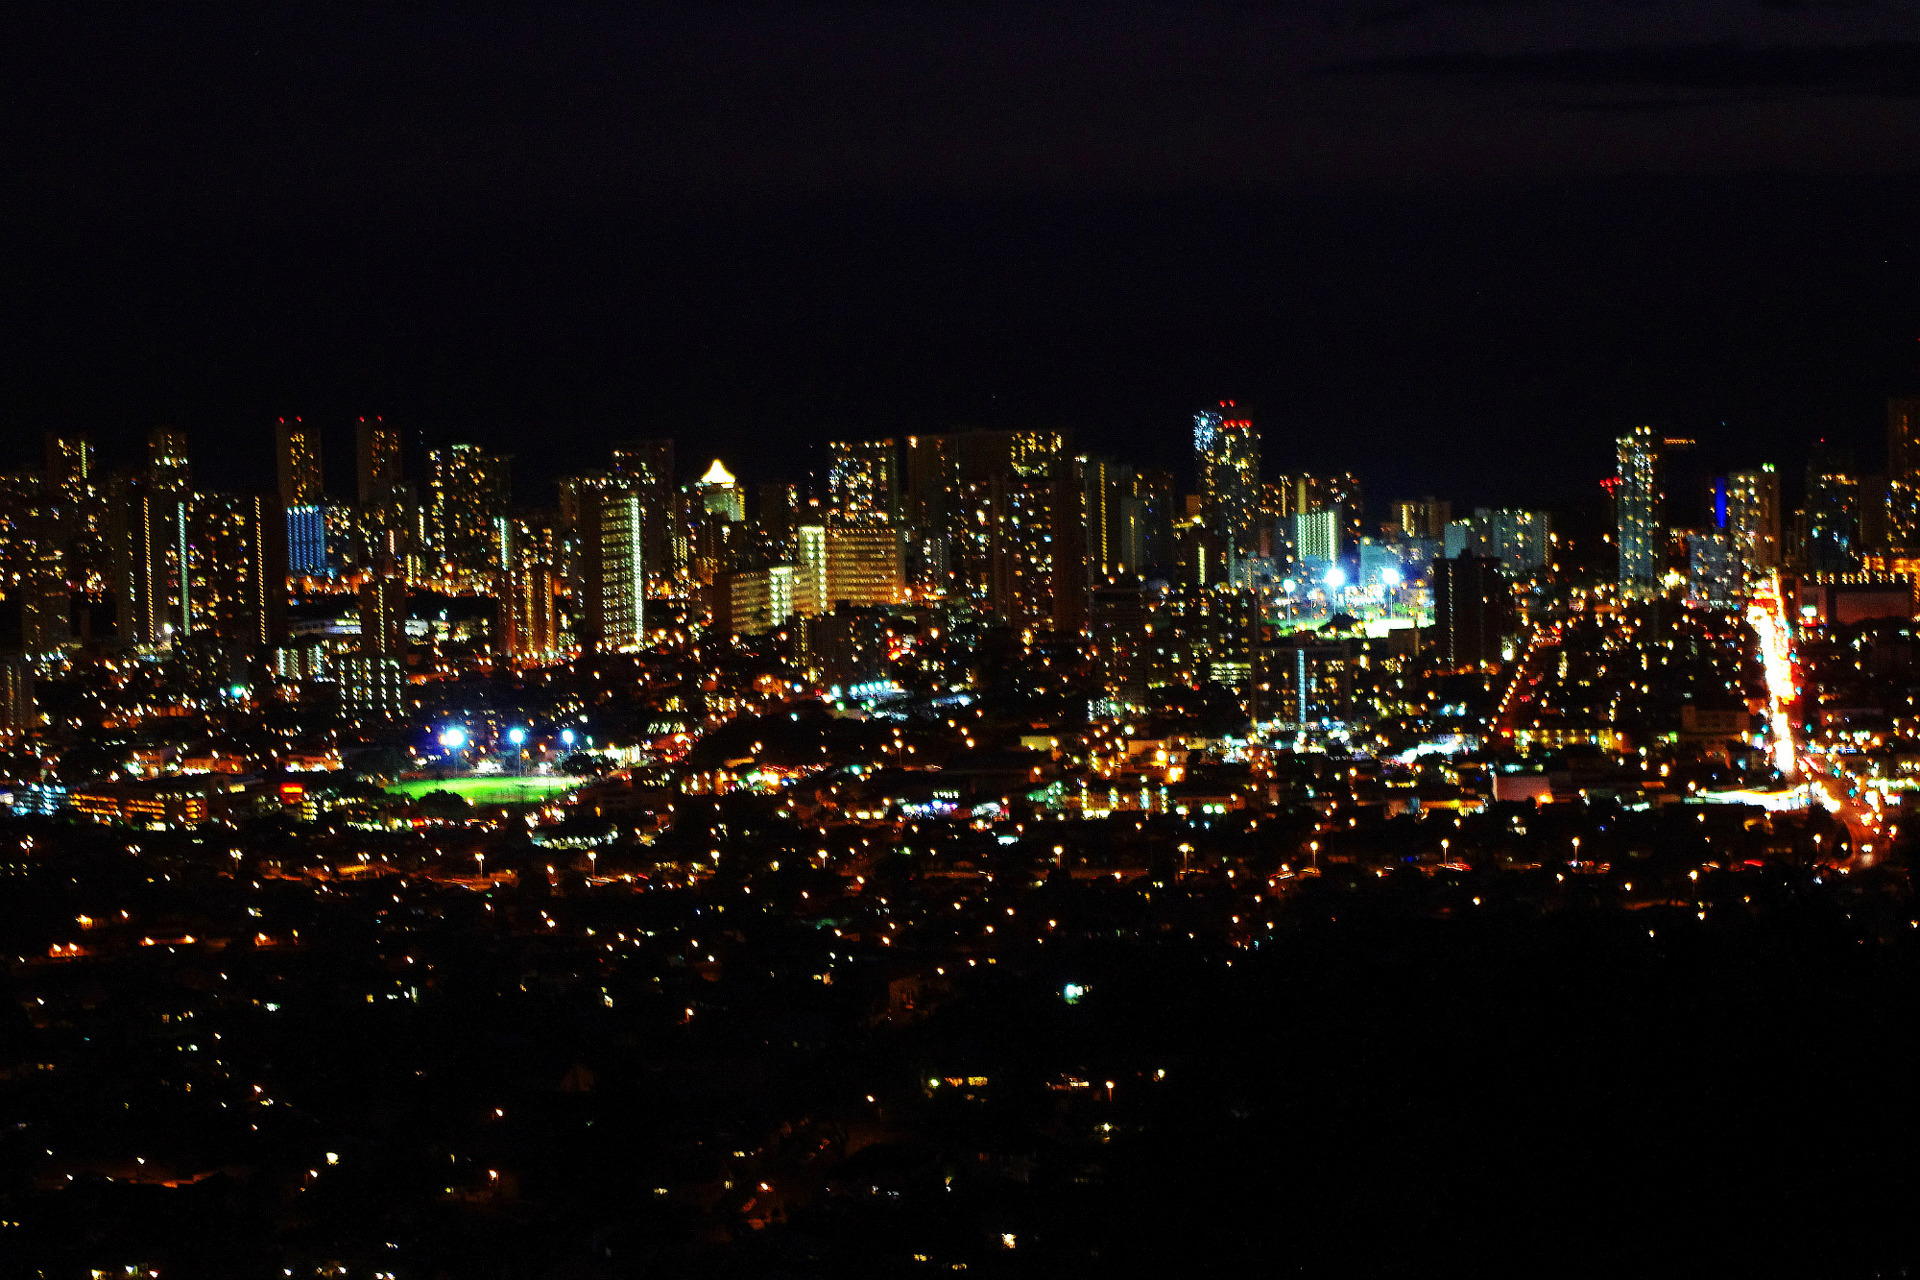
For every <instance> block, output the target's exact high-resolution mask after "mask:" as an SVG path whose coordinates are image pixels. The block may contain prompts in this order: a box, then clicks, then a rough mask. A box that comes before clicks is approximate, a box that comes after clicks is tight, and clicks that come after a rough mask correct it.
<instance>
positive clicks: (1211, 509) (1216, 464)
mask: <svg viewBox="0 0 1920 1280" xmlns="http://www.w3.org/2000/svg"><path fill="white" fill-rule="evenodd" d="M1193 457H1194V465H1195V469H1196V471H1197V472H1198V475H1199V484H1200V515H1201V518H1202V519H1203V520H1204V521H1205V522H1206V526H1207V528H1208V529H1209V530H1211V531H1212V532H1213V533H1215V534H1216V535H1218V536H1220V537H1223V538H1228V539H1231V540H1232V544H1233V549H1232V554H1233V555H1234V556H1236V557H1239V556H1246V555H1251V554H1253V553H1254V549H1255V548H1256V547H1257V546H1258V545H1259V541H1260V537H1259V523H1260V508H1261V505H1262V502H1261V499H1262V496H1263V495H1262V493H1261V489H1260V433H1259V432H1258V431H1256V430H1254V426H1253V422H1252V421H1251V420H1250V419H1247V418H1243V417H1240V416H1239V415H1238V414H1237V412H1236V411H1235V405H1234V402H1233V401H1231V400H1222V401H1221V402H1220V404H1219V407H1218V408H1215V409H1203V410H1202V411H1200V412H1199V413H1196V414H1194V415H1193Z"/></svg>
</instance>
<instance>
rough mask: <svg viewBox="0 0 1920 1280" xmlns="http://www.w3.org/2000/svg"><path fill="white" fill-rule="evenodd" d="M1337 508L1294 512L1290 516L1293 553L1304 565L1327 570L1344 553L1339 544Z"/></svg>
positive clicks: (1338, 515) (1338, 511) (1339, 529)
mask: <svg viewBox="0 0 1920 1280" xmlns="http://www.w3.org/2000/svg"><path fill="white" fill-rule="evenodd" d="M1340 532H1341V528H1340V509H1339V508H1338V507H1321V508H1319V509H1317V510H1314V511H1296V512H1295V513H1294V516H1293V553H1294V556H1295V557H1296V558H1297V559H1298V560H1299V561H1300V562H1301V563H1303V564H1306V565H1309V566H1311V567H1313V568H1316V569H1322V570H1325V569H1330V568H1332V567H1333V566H1334V565H1335V564H1336V563H1338V561H1339V559H1340V553H1341V551H1343V550H1344V547H1343V546H1342V545H1341V541H1340Z"/></svg>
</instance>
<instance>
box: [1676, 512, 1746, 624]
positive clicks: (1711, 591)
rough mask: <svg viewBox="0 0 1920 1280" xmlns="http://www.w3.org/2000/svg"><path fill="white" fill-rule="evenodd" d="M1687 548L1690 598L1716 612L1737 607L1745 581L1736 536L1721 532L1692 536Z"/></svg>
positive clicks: (1688, 592)
mask: <svg viewBox="0 0 1920 1280" xmlns="http://www.w3.org/2000/svg"><path fill="white" fill-rule="evenodd" d="M1686 544H1687V598H1688V599H1689V600H1691V601H1693V602H1694V603H1695V604H1698V605H1705V606H1708V607H1710V608H1715V609H1731V608H1733V607H1734V606H1735V605H1737V604H1738V603H1739V602H1740V597H1741V587H1742V579H1741V573H1740V559H1739V556H1738V555H1737V554H1736V553H1735V551H1734V538H1733V535H1732V534H1731V533H1728V532H1727V531H1725V530H1721V529H1709V530H1706V531H1704V532H1697V531H1696V532H1689V533H1688V534H1687V535H1686Z"/></svg>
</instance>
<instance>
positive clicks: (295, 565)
mask: <svg viewBox="0 0 1920 1280" xmlns="http://www.w3.org/2000/svg"><path fill="white" fill-rule="evenodd" d="M327 515H328V510H327V508H326V507H324V506H321V505H320V504H318V503H309V504H308V505H306V506H300V507H288V508H287V572H288V573H290V574H292V575H293V576H294V577H296V578H324V577H327V576H328V575H329V574H331V573H332V572H333V569H334V563H333V556H332V554H331V551H332V545H331V544H332V540H331V538H330V537H329V533H330V530H329V529H328V527H327V525H328V521H327Z"/></svg>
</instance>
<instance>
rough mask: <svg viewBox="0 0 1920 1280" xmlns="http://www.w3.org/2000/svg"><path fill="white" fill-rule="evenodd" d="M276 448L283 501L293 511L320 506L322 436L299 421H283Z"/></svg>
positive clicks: (278, 428)
mask: <svg viewBox="0 0 1920 1280" xmlns="http://www.w3.org/2000/svg"><path fill="white" fill-rule="evenodd" d="M273 444H274V449H273V452H274V460H275V461H276V462H277V463H278V465H279V475H280V501H281V502H282V503H283V504H284V505H285V506H286V507H288V508H289V509H291V508H293V507H310V506H316V505H318V504H319V502H320V500H321V482H320V433H319V432H318V431H317V430H315V429H314V428H312V427H309V426H308V425H307V424H306V423H305V422H303V421H301V420H300V419H299V418H293V419H291V420H289V419H287V418H282V419H280V421H279V423H278V424H277V425H276V426H275V427H274V430H273Z"/></svg>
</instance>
